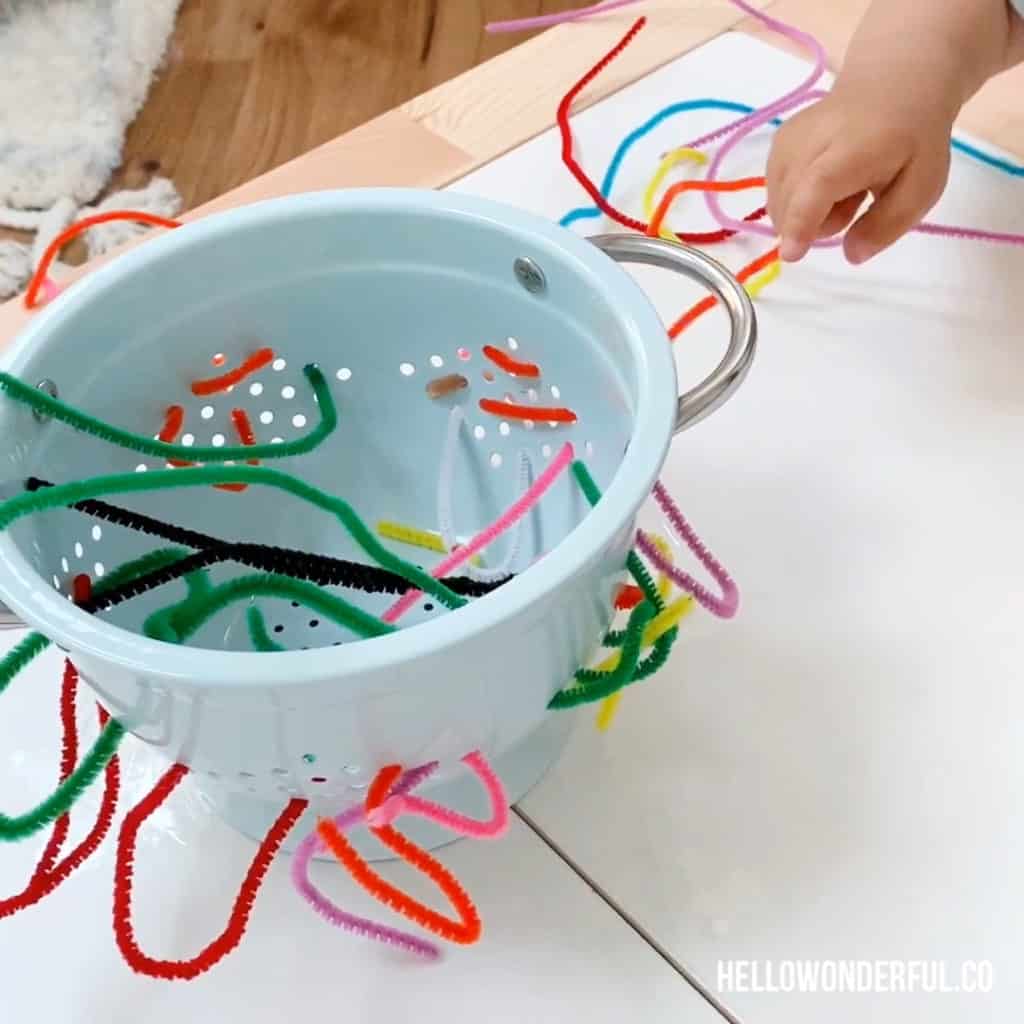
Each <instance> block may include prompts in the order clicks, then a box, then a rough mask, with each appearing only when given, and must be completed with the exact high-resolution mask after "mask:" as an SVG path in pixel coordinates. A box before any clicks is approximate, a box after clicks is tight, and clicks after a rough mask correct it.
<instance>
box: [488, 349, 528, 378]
mask: <svg viewBox="0 0 1024 1024" xmlns="http://www.w3.org/2000/svg"><path fill="white" fill-rule="evenodd" d="M483 352H484V356H485V357H486V358H488V359H489V360H490V361H491V362H492V363H494V365H495V366H497V367H498V369H500V370H503V371H504V372H505V373H507V374H508V375H509V376H510V377H529V378H533V379H536V378H537V377H539V376H540V367H539V366H538V365H537V364H536V363H527V362H523V361H522V360H519V359H514V358H513V357H512V356H510V355H509V354H508V353H507V352H504V351H502V350H501V349H500V348H497V347H496V346H494V345H484V348H483Z"/></svg>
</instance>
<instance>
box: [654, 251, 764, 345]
mask: <svg viewBox="0 0 1024 1024" xmlns="http://www.w3.org/2000/svg"><path fill="white" fill-rule="evenodd" d="M778 259H779V248H778V246H776V247H775V248H774V249H771V250H770V251H769V252H766V253H765V254H764V255H763V256H758V258H757V259H756V260H753V261H752V262H751V263H748V264H747V265H746V266H745V267H744V268H743V269H742V270H741V271H740V272H739V273H738V274H737V275H736V278H737V280H738V281H739V282H740V284H743V283H744V282H745V281H748V280H749V279H750V278H752V277H753V276H754V275H755V274H758V273H760V272H761V271H762V270H764V269H765V268H766V267H770V266H771V265H772V264H773V263H776V262H778ZM717 305H718V299H717V298H715V296H714V295H709V296H707V298H704V299H701V300H700V302H698V303H696V305H694V306H692V307H691V308H690V309H688V310H687V311H686V312H685V313H684V314H683V315H682V316H681V317H680V318H679V319H678V320H677V321H676V322H675V323H674V324H673V325H672V326H671V327H670V328H669V329H668V336H669V337H670V338H671V339H672V340H673V341H675V340H676V338H678V337H679V335H680V334H682V333H683V331H685V330H686V328H687V327H689V326H690V325H691V324H692V323H693V322H694V321H695V320H699V319H700V318H701V317H702V316H703V315H704V314H705V313H707V312H708V310H711V309H714V308H715V306H717Z"/></svg>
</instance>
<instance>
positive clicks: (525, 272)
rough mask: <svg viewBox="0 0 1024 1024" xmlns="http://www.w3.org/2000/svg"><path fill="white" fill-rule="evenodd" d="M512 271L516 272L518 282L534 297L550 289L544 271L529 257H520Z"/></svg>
mask: <svg viewBox="0 0 1024 1024" xmlns="http://www.w3.org/2000/svg"><path fill="white" fill-rule="evenodd" d="M512 269H513V270H514V271H515V274H516V280H518V281H519V283H520V284H521V285H522V286H523V287H524V288H525V289H526V290H527V291H528V292H531V293H532V294H534V295H540V294H541V293H542V292H546V291H547V289H548V279H547V278H546V277H545V276H544V271H543V270H541V269H540V267H538V266H537V264H536V263H534V262H533V260H531V259H530V257H529V256H520V257H519V259H517V260H516V261H515V263H514V264H513V267H512Z"/></svg>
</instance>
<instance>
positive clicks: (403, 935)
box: [291, 763, 441, 960]
mask: <svg viewBox="0 0 1024 1024" xmlns="http://www.w3.org/2000/svg"><path fill="white" fill-rule="evenodd" d="M436 770H437V764H436V763H431V764H427V765H422V766H421V767H419V768H413V769H411V770H410V771H407V772H406V773H405V774H404V775H403V776H402V777H401V778H400V779H399V780H398V782H396V783H395V785H394V787H393V788H392V789H391V793H392V794H393V795H397V794H402V793H406V792H408V791H409V790H410V789H412V788H414V787H415V786H418V785H420V784H421V783H422V782H424V781H425V780H426V779H427V778H429V777H430V775H432V774H433V773H434V772H435V771H436ZM365 817H366V810H365V808H364V806H363V805H362V804H356V805H354V806H352V807H350V808H348V809H347V810H345V811H343V812H342V813H341V814H339V815H337V816H336V817H335V818H334V819H333V821H334V824H335V826H336V827H337V828H338V830H339V831H348V830H349V829H351V828H353V827H354V826H355V825H358V824H360V823H361V822H363V821H364V820H365ZM321 846H322V844H321V842H320V836H319V834H318V832H317V831H316V830H315V829H314V830H313V832H311V833H310V834H309V835H308V836H307V837H306V838H305V839H303V840H302V842H301V843H299V845H298V847H297V848H296V850H295V853H294V855H293V857H292V865H291V878H292V884H293V885H294V886H295V889H296V891H297V892H298V893H299V894H300V895H301V896H302V898H303V899H304V900H306V902H307V903H308V904H309V905H310V906H311V907H312V908H313V910H314V911H315V912H316V913H317V914H319V915H320V916H321V917H322V918H323V919H324V920H325V921H327V922H328V924H332V925H334V927H335V928H344V929H345V930H346V931H350V932H352V933H353V934H356V935H359V936H361V937H362V938H366V939H371V940H373V941H376V942H383V943H385V944H388V945H392V946H395V947H397V948H399V949H404V950H405V951H406V952H409V953H414V954H416V955H417V956H422V957H425V958H427V959H429V960H436V959H437V958H438V957H439V956H440V955H441V951H440V949H439V948H438V947H437V946H436V945H435V944H434V943H433V942H428V941H427V940H425V939H421V938H419V936H416V935H412V934H411V933H409V932H404V931H400V930H399V929H397V928H389V927H386V926H385V925H380V924H377V923H376V922H374V921H370V920H368V919H367V918H364V917H358V916H357V915H355V914H351V913H349V912H348V911H346V910H342V909H341V907H339V906H338V905H337V904H336V903H334V902H332V901H331V900H329V899H328V898H327V897H326V896H324V895H323V894H322V893H321V892H320V890H319V889H317V887H316V886H315V885H313V883H312V882H311V881H310V879H309V865H310V862H311V861H312V859H313V857H314V855H315V854H316V852H317V850H318V849H320V848H321Z"/></svg>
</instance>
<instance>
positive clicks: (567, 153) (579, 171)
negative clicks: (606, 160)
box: [557, 18, 765, 245]
mask: <svg viewBox="0 0 1024 1024" xmlns="http://www.w3.org/2000/svg"><path fill="white" fill-rule="evenodd" d="M645 24H647V19H646V18H639V19H638V20H637V21H636V22H635V23H634V24H633V26H632V27H631V28H630V30H629V31H628V32H627V33H626V35H625V36H623V38H622V39H621V40H620V41H619V42H618V43H617V44H616V46H615V47H613V48H612V49H611V50H610V51H609V52H608V53H607V54H605V56H604V57H602V58H601V60H599V61H598V62H597V64H595V65H594V67H593V68H591V69H590V71H588V72H587V73H586V74H585V75H584V76H583V77H582V78H581V79H580V80H579V81H578V82H577V83H576V84H575V85H574V86H573V87H572V88H571V89H570V90H569V91H568V92H567V93H566V94H565V96H564V97H563V98H562V101H561V103H559V105H558V114H557V121H558V130H559V133H560V134H561V138H562V162H563V163H564V164H565V166H566V167H567V168H568V170H569V172H570V173H571V174H572V176H573V177H574V178H575V179H576V180H577V182H579V184H580V185H581V187H582V188H583V190H584V191H585V192H586V193H587V195H589V196H590V198H591V201H592V202H593V203H594V204H595V205H596V206H597V207H598V208H599V209H600V210H601V212H602V213H604V214H605V216H607V217H611V218H612V220H614V221H617V222H618V223H619V224H621V225H622V226H623V227H627V228H632V229H633V230H634V231H639V232H641V233H646V231H647V225H646V224H644V223H643V222H642V221H638V220H637V219H636V218H634V217H628V216H627V215H626V214H624V213H622V212H621V211H620V210H617V209H616V208H615V207H614V206H612V204H611V203H610V202H609V201H608V200H607V199H605V197H604V195H603V194H602V192H601V190H600V189H598V187H597V186H596V185H595V184H594V183H593V181H591V179H590V178H589V177H588V176H587V173H586V171H584V169H583V167H582V165H581V164H580V163H579V162H578V161H577V160H576V158H575V156H574V155H573V137H572V128H571V127H570V124H569V111H570V110H571V109H572V105H573V103H574V102H575V101H576V98H577V97H578V96H579V95H580V93H582V92H583V90H584V89H586V88H587V86H588V85H590V84H591V83H592V82H593V81H594V80H595V79H596V78H598V77H599V76H600V74H601V73H602V72H603V71H604V70H605V68H606V67H607V66H608V65H609V64H611V63H612V61H614V60H615V58H616V57H618V56H619V54H621V53H622V51H623V50H625V49H626V47H627V46H628V45H629V44H630V43H631V42H632V41H633V39H634V38H635V36H636V34H637V33H638V32H639V31H640V30H641V29H642V28H643V27H644V25H645ZM764 214H765V211H764V210H756V211H754V213H752V214H751V215H750V216H751V218H753V219H759V218H760V217H763V216H764ZM734 234H735V232H734V231H725V230H721V231H714V232H701V233H691V232H687V233H680V234H679V238H680V239H681V240H682V241H684V242H689V243H690V244H692V245H710V244H712V243H714V242H724V241H725V240H726V239H728V238H732V237H733V235H734Z"/></svg>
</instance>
